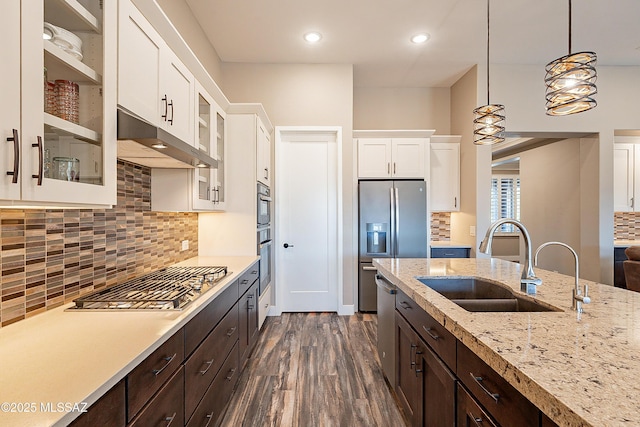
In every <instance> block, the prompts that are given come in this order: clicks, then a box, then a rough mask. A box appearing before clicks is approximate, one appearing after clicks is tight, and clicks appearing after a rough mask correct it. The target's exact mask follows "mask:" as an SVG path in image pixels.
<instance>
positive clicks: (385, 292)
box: [376, 274, 397, 387]
mask: <svg viewBox="0 0 640 427" xmlns="http://www.w3.org/2000/svg"><path fill="white" fill-rule="evenodd" d="M376 287H377V290H378V356H379V357H380V362H382V370H383V371H384V374H385V376H386V377H387V379H388V380H389V384H391V386H392V387H395V385H396V330H395V329H396V328H395V310H396V293H397V289H396V286H395V285H394V284H392V283H390V282H389V281H388V280H387V279H385V278H384V277H383V276H382V275H380V274H376Z"/></svg>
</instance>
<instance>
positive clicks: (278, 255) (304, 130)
mask: <svg viewBox="0 0 640 427" xmlns="http://www.w3.org/2000/svg"><path fill="white" fill-rule="evenodd" d="M274 133H275V147H274V149H275V156H274V158H275V167H274V168H273V170H274V177H275V188H274V189H273V193H272V194H273V197H274V210H275V215H274V220H275V222H274V225H275V230H274V241H275V253H274V256H275V262H274V264H275V265H274V271H273V273H274V276H273V277H274V284H275V285H276V292H275V303H274V305H273V307H272V310H273V311H272V314H274V315H276V316H279V315H281V314H282V307H283V305H282V301H283V298H284V292H283V289H282V287H281V286H278V283H277V282H278V277H279V271H278V270H279V269H278V262H279V261H278V260H280V259H282V250H283V249H282V242H281V241H280V240H281V237H280V225H281V221H282V220H281V217H280V209H281V208H280V199H279V198H278V194H277V193H278V188H282V187H281V185H282V181H281V180H282V178H281V176H282V174H280V173H278V171H279V168H280V167H281V166H280V165H282V162H283V159H282V143H283V141H284V140H285V139H288V138H286V136H288V135H295V134H307V135H319V134H320V135H327V136H329V137H330V138H332V139H334V138H335V141H336V154H337V155H336V159H335V160H336V163H337V164H336V168H335V170H336V174H337V176H336V182H337V194H336V198H337V200H336V207H337V212H336V222H337V224H336V232H337V238H336V244H337V248H336V256H337V258H338V259H337V260H336V274H337V276H338V277H337V278H336V280H337V285H338V288H337V297H338V301H337V303H336V307H337V312H338V314H340V315H346V314H353V305H347V306H345V305H344V251H343V246H344V233H343V226H344V214H343V200H342V194H343V188H342V185H343V182H342V127H341V126H276V127H275V132H274Z"/></svg>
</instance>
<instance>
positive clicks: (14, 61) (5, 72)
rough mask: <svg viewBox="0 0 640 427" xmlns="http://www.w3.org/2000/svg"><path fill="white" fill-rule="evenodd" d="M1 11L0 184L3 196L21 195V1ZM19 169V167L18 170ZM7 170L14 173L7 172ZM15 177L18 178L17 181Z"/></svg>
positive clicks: (3, 197) (5, 197)
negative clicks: (0, 164) (2, 18)
mask: <svg viewBox="0 0 640 427" xmlns="http://www.w3.org/2000/svg"><path fill="white" fill-rule="evenodd" d="M2 13H3V15H4V17H5V18H4V20H5V22H4V23H3V24H2V28H1V29H0V34H2V40H3V47H2V51H3V56H4V58H3V62H4V66H3V67H2V79H0V93H2V98H3V101H2V104H0V112H1V114H0V138H2V140H1V141H0V159H2V160H1V162H2V169H0V174H1V175H2V183H1V184H0V198H2V199H19V198H20V181H19V179H20V165H19V163H18V164H17V165H16V163H15V162H16V161H17V160H19V155H20V146H19V145H17V144H19V142H20V134H21V132H20V131H21V129H20V85H19V84H17V83H18V82H19V81H20V2H17V1H11V2H6V3H5V4H4V5H3V8H2ZM14 129H15V132H16V133H17V135H18V141H17V142H16V144H14V142H13V141H8V140H7V138H13V133H14V132H13V131H14ZM15 169H18V170H15ZM7 172H11V174H14V173H15V175H7ZM14 181H15V182H14Z"/></svg>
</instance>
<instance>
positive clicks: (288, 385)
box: [222, 313, 406, 427]
mask: <svg viewBox="0 0 640 427" xmlns="http://www.w3.org/2000/svg"><path fill="white" fill-rule="evenodd" d="M376 321H377V316H376V315H375V314H373V315H371V314H361V313H357V314H356V315H354V316H338V315H337V314H335V313H284V314H283V315H282V316H281V317H269V318H267V320H266V322H265V324H264V326H263V329H262V333H261V335H260V339H259V341H258V343H257V344H256V347H255V349H254V350H253V354H252V355H251V358H250V359H249V361H248V363H247V367H246V369H245V371H244V372H243V374H242V377H241V378H240V380H239V383H238V386H237V389H236V391H235V393H234V394H233V396H232V398H231V402H230V403H229V407H228V409H227V413H226V414H225V417H224V419H223V420H222V426H234V427H235V426H251V427H254V426H296V427H297V426H301V427H302V426H304V427H312V426H313V427H315V426H322V427H331V426H335V427H351V426H354V427H355V426H385V427H396V426H398V427H404V426H406V423H405V421H404V419H403V416H402V413H401V412H400V410H399V409H398V406H397V404H396V401H395V397H394V395H393V394H392V393H391V391H390V390H389V388H388V385H387V383H386V381H385V380H384V377H383V374H382V368H381V366H380V361H379V359H378V354H377V352H376V327H377V323H376Z"/></svg>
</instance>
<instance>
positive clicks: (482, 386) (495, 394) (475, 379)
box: [469, 372, 500, 403]
mask: <svg viewBox="0 0 640 427" xmlns="http://www.w3.org/2000/svg"><path fill="white" fill-rule="evenodd" d="M469 374H470V375H471V378H473V380H474V381H475V382H476V384H478V386H479V387H480V388H481V389H482V391H484V392H485V393H487V395H488V396H489V397H490V398H492V399H493V400H494V401H495V402H496V403H498V399H500V395H499V394H498V393H492V392H490V391H489V389H488V388H486V387H485V386H484V384H483V383H482V382H483V381H484V378H482V377H478V376H476V375H474V374H473V372H469Z"/></svg>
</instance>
